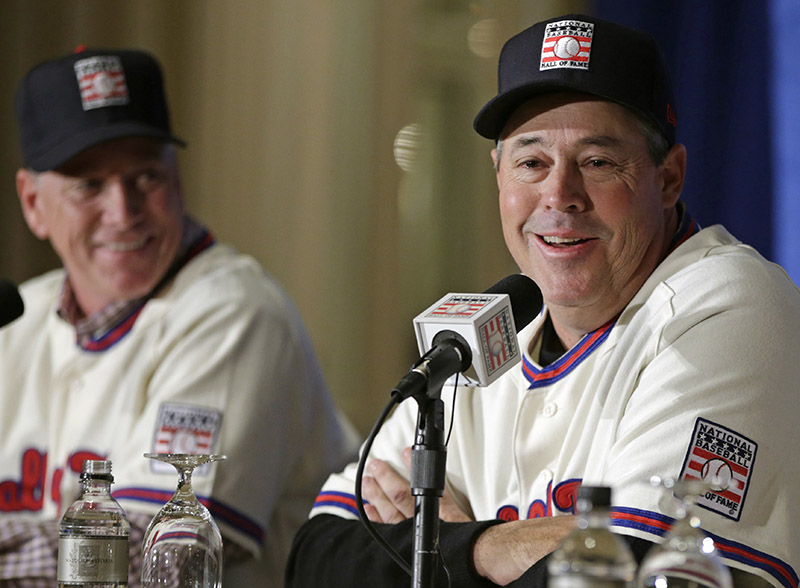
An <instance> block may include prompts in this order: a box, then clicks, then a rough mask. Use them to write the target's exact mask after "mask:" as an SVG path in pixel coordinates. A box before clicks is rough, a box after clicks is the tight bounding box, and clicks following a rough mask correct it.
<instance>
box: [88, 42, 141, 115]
mask: <svg viewBox="0 0 800 588" xmlns="http://www.w3.org/2000/svg"><path fill="white" fill-rule="evenodd" d="M75 75H76V76H77V78H78V86H79V87H80V91H81V103H82V104H83V109H84V110H92V109H94V108H102V107H104V106H119V105H122V104H127V103H128V101H129V99H130V98H129V96H128V86H127V85H126V83H125V73H124V71H123V69H122V61H120V58H119V57H117V56H116V55H98V56H96V57H87V58H86V59H81V60H80V61H76V62H75Z"/></svg>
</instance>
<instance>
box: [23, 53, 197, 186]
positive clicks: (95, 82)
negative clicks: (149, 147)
mask: <svg viewBox="0 0 800 588" xmlns="http://www.w3.org/2000/svg"><path fill="white" fill-rule="evenodd" d="M16 107H17V122H18V124H19V130H20V145H21V148H22V156H23V160H24V162H25V165H26V166H27V167H29V168H31V169H33V170H35V171H46V170H51V169H56V168H58V167H59V166H61V165H62V164H64V163H66V162H67V161H69V160H70V159H72V158H73V157H74V156H75V155H77V154H78V153H80V152H81V151H84V150H85V149H88V148H89V147H92V146H94V145H96V144H98V143H101V142H103V141H108V140H111V139H119V138H122V137H152V138H154V139H158V140H161V141H165V142H170V143H175V144H177V145H181V146H185V143H184V141H183V140H181V139H179V138H178V137H176V136H175V135H173V133H172V128H171V127H170V121H169V110H168V107H167V100H166V97H165V93H164V82H163V78H162V74H161V67H160V65H159V64H158V62H157V61H156V60H155V58H154V57H152V56H151V55H150V54H148V53H146V52H144V51H138V50H132V49H123V50H119V49H113V50H106V49H81V48H79V49H78V50H76V52H75V53H73V54H70V55H67V56H66V57H62V58H59V59H54V60H51V61H46V62H44V63H41V64H39V65H37V66H36V67H34V68H33V69H32V70H31V71H29V72H28V74H27V75H26V76H25V77H24V78H23V80H22V83H21V85H20V87H19V90H18V91H17V97H16Z"/></svg>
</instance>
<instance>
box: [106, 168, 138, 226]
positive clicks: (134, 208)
mask: <svg viewBox="0 0 800 588" xmlns="http://www.w3.org/2000/svg"><path fill="white" fill-rule="evenodd" d="M106 190H107V193H106V195H105V196H106V197H105V199H104V200H105V214H106V217H107V218H108V219H109V220H110V221H112V222H113V223H115V224H116V225H118V226H120V227H121V228H128V227H130V226H133V225H134V224H136V223H137V222H138V221H139V219H140V218H141V216H142V210H143V209H144V206H143V205H144V195H143V194H141V193H140V192H139V191H138V190H136V188H135V187H134V186H130V185H128V183H126V182H125V181H123V180H121V179H114V180H111V181H109V182H108V184H107V185H106Z"/></svg>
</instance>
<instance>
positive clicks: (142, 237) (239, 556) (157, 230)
mask: <svg viewBox="0 0 800 588" xmlns="http://www.w3.org/2000/svg"><path fill="white" fill-rule="evenodd" d="M16 104H17V118H18V122H19V130H20V139H21V147H22V155H23V160H24V167H22V168H21V169H20V170H19V171H18V172H17V175H16V183H17V191H18V194H19V199H20V203H21V207H22V212H23V215H24V217H25V220H26V221H27V224H28V226H29V228H30V229H31V231H32V232H33V233H34V234H35V235H36V236H37V237H39V238H41V239H46V240H48V241H49V242H50V244H51V245H52V247H53V248H54V250H55V252H56V253H57V254H58V256H59V258H60V260H61V262H62V264H63V267H62V268H59V269H56V270H53V271H50V272H48V273H46V274H44V275H42V276H38V277H34V278H32V279H30V280H28V281H27V282H25V283H23V284H22V285H21V286H20V293H21V295H22V298H23V300H24V307H25V310H24V313H23V315H22V316H21V317H20V318H18V319H17V320H15V321H14V322H12V323H10V324H9V325H7V326H5V327H3V328H2V329H1V330H0V488H2V491H0V585H3V586H26V587H35V586H47V587H51V586H54V585H55V580H56V567H57V566H56V557H57V541H58V530H57V524H58V520H59V517H60V515H61V513H63V512H64V510H65V509H66V508H67V507H68V506H69V505H70V503H71V502H72V501H73V500H74V499H75V496H76V492H77V490H78V475H79V474H80V472H81V468H82V464H83V462H84V460H87V459H104V460H106V459H107V460H110V461H111V462H112V464H113V470H112V472H113V477H114V484H113V486H112V492H113V495H114V497H115V498H116V499H117V500H118V502H119V503H120V504H121V505H122V506H123V508H124V509H125V511H126V513H127V516H128V518H129V520H130V523H131V538H130V542H129V551H130V558H129V559H130V567H129V576H128V585H130V586H138V585H140V584H139V578H140V567H141V559H142V558H141V550H142V545H141V540H142V535H143V532H144V529H145V528H146V527H147V525H148V523H149V522H150V519H151V518H152V517H153V514H154V513H155V512H156V511H158V509H159V508H160V507H161V506H162V505H163V504H164V503H165V502H166V501H167V500H168V499H169V498H170V496H171V495H172V494H173V492H174V491H175V487H176V475H175V471H174V469H173V468H172V467H171V466H169V465H166V464H161V463H160V462H155V461H153V460H149V459H146V458H145V457H144V454H145V453H220V454H224V455H226V456H227V460H226V461H224V462H219V463H215V464H213V465H212V466H211V467H206V468H203V469H198V470H197V471H196V472H195V475H194V476H193V482H192V483H193V488H194V490H195V493H196V494H197V495H198V497H199V498H200V499H201V500H202V501H203V502H204V503H205V504H206V505H208V507H209V510H210V511H211V514H212V515H213V517H214V519H215V520H216V522H217V524H218V525H219V527H220V529H221V532H222V536H223V545H224V552H225V554H224V564H225V565H224V567H225V570H224V577H225V579H226V584H227V585H232V586H233V585H242V586H264V587H277V586H280V585H282V583H283V568H284V561H285V558H286V556H287V554H288V550H289V546H290V542H291V538H292V536H293V534H294V530H295V529H296V528H297V527H298V526H299V525H300V524H301V523H302V522H303V520H304V519H305V516H306V513H307V511H308V509H309V508H310V505H311V504H312V503H313V499H314V496H315V494H316V491H317V490H318V488H319V484H321V483H322V481H323V480H324V479H325V476H326V475H327V474H328V473H329V472H330V471H331V468H335V467H339V466H341V465H342V463H343V461H346V460H347V459H350V457H351V456H352V453H353V451H354V449H355V447H356V443H355V440H354V438H353V435H352V431H351V430H350V428H349V427H348V425H347V423H346V421H345V420H344V419H342V418H340V416H341V415H339V413H338V411H337V410H336V409H335V407H334V406H333V403H332V400H331V398H330V396H329V395H328V392H327V387H326V385H325V382H324V381H323V378H322V373H321V370H320V368H319V365H318V362H317V359H316V357H315V354H314V351H313V349H312V347H311V342H310V338H309V337H308V334H307V332H306V330H305V327H304V325H303V323H302V321H301V319H300V317H299V315H298V313H297V311H296V309H295V308H294V306H293V304H292V303H291V301H290V300H289V298H288V297H287V296H286V294H285V293H284V292H283V291H282V289H281V288H280V286H279V285H278V284H277V283H276V282H275V280H273V279H272V278H271V277H270V276H269V275H268V274H266V273H265V272H264V270H263V269H262V268H261V267H260V265H259V264H258V263H257V262H256V261H255V260H254V259H253V258H252V257H250V256H247V255H244V254H242V253H240V252H237V251H236V250H234V249H233V248H232V247H230V246H228V245H225V244H222V243H218V242H217V241H216V239H215V238H214V236H213V234H212V233H211V231H210V230H209V229H208V228H206V227H205V226H204V225H203V224H201V223H200V222H199V221H198V220H197V219H195V218H194V217H193V216H191V215H190V214H189V213H188V212H187V211H186V210H185V209H184V197H183V192H182V187H181V178H180V173H179V168H178V156H179V154H178V147H182V146H184V142H183V141H182V140H181V139H179V138H178V137H177V136H176V135H175V134H173V132H172V128H171V126H170V120H169V116H168V109H167V100H166V92H165V88H164V83H163V79H162V74H161V68H160V65H159V64H158V63H157V61H156V60H155V58H154V57H153V56H152V55H150V54H149V53H146V52H144V51H140V50H134V49H86V48H83V49H81V50H79V51H77V52H75V53H72V54H69V55H66V56H63V57H60V58H57V59H53V60H51V61H47V62H44V63H41V64H39V65H37V66H35V67H33V68H32V69H31V70H30V71H29V72H28V74H27V75H26V76H25V78H24V79H23V81H22V83H21V85H20V88H19V91H18V93H17V102H16ZM220 197H221V198H224V195H220ZM337 464H338V465H337ZM165 465H166V468H164V467H160V466H165Z"/></svg>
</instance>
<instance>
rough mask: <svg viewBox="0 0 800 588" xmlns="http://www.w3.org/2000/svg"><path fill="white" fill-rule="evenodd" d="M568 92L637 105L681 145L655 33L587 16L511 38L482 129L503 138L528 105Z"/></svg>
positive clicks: (478, 125)
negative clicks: (509, 124) (511, 120)
mask: <svg viewBox="0 0 800 588" xmlns="http://www.w3.org/2000/svg"><path fill="white" fill-rule="evenodd" d="M564 90H566V91H576V92H584V93H587V94H593V95H595V96H599V97H601V98H605V99H607V100H611V101H613V102H617V103H619V104H622V105H623V106H626V107H628V108H631V109H633V110H635V111H637V112H638V113H640V114H642V115H644V116H645V117H647V118H648V119H650V120H652V122H653V123H655V126H656V128H658V129H659V130H660V131H661V133H662V134H663V135H664V137H666V139H667V141H668V143H669V144H670V145H673V144H674V143H675V129H676V127H677V116H676V112H675V100H674V96H673V93H672V86H671V83H670V79H669V73H668V71H667V65H666V62H665V61H664V57H663V55H662V53H661V50H660V48H659V46H658V44H657V43H656V41H655V39H654V38H653V37H652V36H651V35H650V34H648V33H645V32H643V31H638V30H635V29H631V28H628V27H625V26H622V25H620V24H617V23H614V22H610V21H607V20H602V19H599V18H595V17H592V16H585V15H582V14H567V15H564V16H559V17H556V18H551V19H549V20H546V21H543V22H540V23H537V24H535V25H533V26H532V27H530V28H528V29H525V30H524V31H522V32H521V33H519V34H517V35H515V36H514V37H512V38H511V39H509V40H508V41H507V42H506V44H505V45H504V46H503V49H502V51H501V52H500V60H499V63H498V68H497V96H495V97H494V98H492V99H491V100H490V101H489V102H488V103H486V105H485V106H484V107H483V108H482V109H481V111H480V112H479V113H478V116H476V117H475V121H474V123H473V125H474V128H475V130H476V131H477V132H478V134H480V135H482V136H483V137H486V138H487V139H494V140H497V139H499V138H500V135H501V133H502V131H503V128H504V127H505V124H506V122H508V119H509V118H510V117H511V115H512V114H513V113H514V111H515V110H516V109H517V108H518V107H519V106H520V105H521V104H522V103H524V102H525V101H527V100H529V99H530V98H533V97H534V96H537V95H539V94H544V93H547V92H557V91H564Z"/></svg>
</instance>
